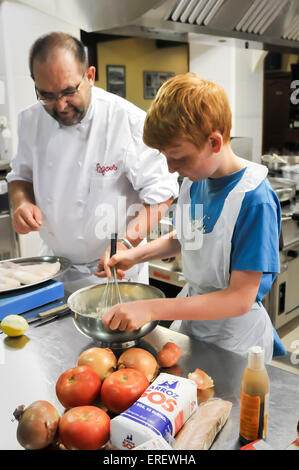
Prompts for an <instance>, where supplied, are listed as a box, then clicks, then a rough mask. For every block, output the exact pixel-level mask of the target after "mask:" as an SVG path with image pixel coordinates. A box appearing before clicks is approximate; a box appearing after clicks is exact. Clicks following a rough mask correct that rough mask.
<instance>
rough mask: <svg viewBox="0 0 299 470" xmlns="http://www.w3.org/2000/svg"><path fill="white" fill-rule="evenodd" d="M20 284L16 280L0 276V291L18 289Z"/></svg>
mask: <svg viewBox="0 0 299 470" xmlns="http://www.w3.org/2000/svg"><path fill="white" fill-rule="evenodd" d="M19 285H20V282H19V281H17V279H13V278H11V277H5V276H1V278H0V291H1V290H7V289H14V288H15V287H19Z"/></svg>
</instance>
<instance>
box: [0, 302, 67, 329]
mask: <svg viewBox="0 0 299 470" xmlns="http://www.w3.org/2000/svg"><path fill="white" fill-rule="evenodd" d="M69 313H71V310H70V309H69V308H68V305H67V304H63V305H60V306H59V307H55V308H50V309H48V310H45V311H43V312H40V313H38V314H37V315H36V316H34V317H30V318H26V317H25V316H24V317H23V318H25V320H26V321H27V323H28V324H31V323H37V322H38V324H37V325H36V326H40V325H44V324H45V323H48V322H49V321H51V320H54V319H56V318H59V317H62V316H64V315H67V314H69ZM1 333H3V331H2V330H1V329H0V334H1Z"/></svg>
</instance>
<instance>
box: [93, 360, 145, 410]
mask: <svg viewBox="0 0 299 470" xmlns="http://www.w3.org/2000/svg"><path fill="white" fill-rule="evenodd" d="M148 386H149V381H148V380H147V378H146V376H145V375H144V374H143V373H142V372H140V371H139V370H137V369H119V370H117V371H116V372H112V374H111V375H109V377H107V378H106V379H105V380H104V382H103V385H102V389H101V400H102V402H103V403H104V405H105V406H106V407H107V408H108V410H110V411H112V412H113V413H122V412H123V411H124V410H126V409H127V408H129V407H130V406H131V405H133V403H135V401H136V400H138V398H139V397H140V396H141V395H142V393H143V392H144V390H146V389H147V387H148Z"/></svg>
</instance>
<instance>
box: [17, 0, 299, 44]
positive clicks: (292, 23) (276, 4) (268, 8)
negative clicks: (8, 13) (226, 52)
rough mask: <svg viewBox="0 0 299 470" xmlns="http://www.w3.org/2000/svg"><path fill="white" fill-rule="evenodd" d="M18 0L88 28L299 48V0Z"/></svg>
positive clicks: (115, 32)
mask: <svg viewBox="0 0 299 470" xmlns="http://www.w3.org/2000/svg"><path fill="white" fill-rule="evenodd" d="M19 1H21V2H22V3H25V4H29V5H30V6H31V7H35V8H37V9H39V10H41V11H44V12H45V13H48V14H49V12H51V15H52V16H54V17H56V18H59V19H61V20H63V21H66V22H68V23H70V24H72V25H76V26H78V27H79V28H80V29H81V30H84V31H87V32H98V33H102V34H112V35H116V36H128V37H132V36H134V37H138V36H139V37H147V38H151V39H166V40H170V41H180V42H189V41H192V39H193V38H192V37H195V38H198V39H199V40H200V41H201V42H204V41H205V40H206V41H208V40H210V41H214V44H215V45H216V44H217V43H218V41H219V40H221V41H222V42H225V44H227V45H230V46H231V45H238V44H239V45H240V46H241V47H244V46H245V48H248V47H250V48H253V47H254V48H256V49H269V47H273V45H276V46H280V48H288V49H289V50H290V49H293V50H294V51H297V50H298V48H299V22H298V15H299V5H298V0H142V1H139V0H122V1H121V2H120V1H119V0H101V1H99V0H85V1H84V2H83V1H78V0H68V1H67V2H66V1H65V0H55V2H53V1H52V0H43V1H42V2H40V1H39V2H37V1H32V0H19ZM53 3H54V6H53ZM120 5H121V6H120ZM223 38H225V39H223Z"/></svg>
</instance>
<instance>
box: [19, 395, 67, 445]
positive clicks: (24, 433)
mask: <svg viewBox="0 0 299 470" xmlns="http://www.w3.org/2000/svg"><path fill="white" fill-rule="evenodd" d="M24 408H25V406H24V405H21V406H19V407H18V408H17V409H16V410H15V411H14V417H15V418H16V419H17V420H18V421H19V424H18V429H17V439H18V442H19V443H20V444H21V446H22V447H24V448H25V449H28V450H34V449H43V448H44V447H47V446H48V445H49V444H51V443H52V442H53V440H54V438H55V437H56V431H57V427H58V423H59V419H60V416H59V413H58V411H57V410H56V408H55V407H54V406H53V405H51V403H49V402H48V401H44V400H39V401H34V402H33V403H31V405H29V406H28V408H26V409H24Z"/></svg>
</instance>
